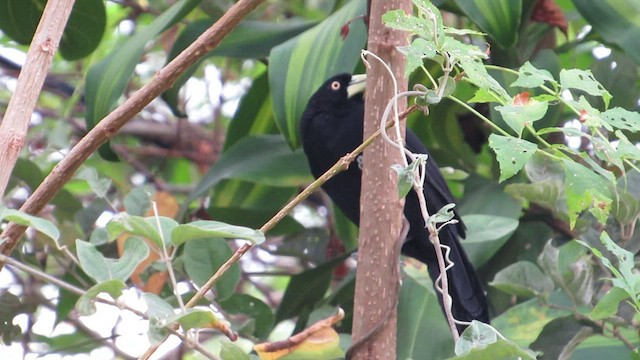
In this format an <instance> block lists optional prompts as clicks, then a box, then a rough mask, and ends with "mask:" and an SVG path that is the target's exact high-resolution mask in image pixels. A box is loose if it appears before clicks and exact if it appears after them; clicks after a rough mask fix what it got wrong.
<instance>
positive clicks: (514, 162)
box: [489, 134, 538, 182]
mask: <svg viewBox="0 0 640 360" xmlns="http://www.w3.org/2000/svg"><path fill="white" fill-rule="evenodd" d="M489 147H491V149H493V151H494V152H495V153H496V157H497V158H498V162H499V163H500V182H502V181H505V180H507V179H508V178H510V177H512V176H513V175H515V174H517V173H518V171H520V169H522V167H523V166H524V165H525V164H526V163H527V162H528V161H529V159H531V157H532V156H533V154H535V152H536V151H537V150H538V145H536V144H534V143H532V142H529V141H527V140H523V139H517V138H513V137H509V136H502V135H497V134H491V136H489Z"/></svg>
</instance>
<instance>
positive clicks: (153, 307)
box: [142, 293, 175, 319]
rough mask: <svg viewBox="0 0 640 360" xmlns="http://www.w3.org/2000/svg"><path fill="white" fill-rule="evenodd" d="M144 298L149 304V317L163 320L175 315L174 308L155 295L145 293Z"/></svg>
mask: <svg viewBox="0 0 640 360" xmlns="http://www.w3.org/2000/svg"><path fill="white" fill-rule="evenodd" d="M142 298H143V299H144V301H145V303H146V304H147V315H149V317H154V318H157V319H163V318H166V317H168V316H170V315H173V314H175V311H174V310H173V307H172V306H171V305H170V304H169V303H168V302H166V301H165V300H164V299H162V298H161V297H159V296H158V295H155V294H150V293H144V294H142Z"/></svg>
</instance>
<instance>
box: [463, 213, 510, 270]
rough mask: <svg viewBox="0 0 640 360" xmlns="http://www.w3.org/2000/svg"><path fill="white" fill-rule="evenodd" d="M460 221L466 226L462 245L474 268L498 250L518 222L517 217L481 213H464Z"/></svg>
mask: <svg viewBox="0 0 640 360" xmlns="http://www.w3.org/2000/svg"><path fill="white" fill-rule="evenodd" d="M462 222H464V224H465V226H466V227H467V237H466V239H465V240H464V241H463V242H462V246H464V249H465V251H466V253H467V257H468V258H469V260H470V261H471V263H473V265H474V266H475V267H476V268H477V267H480V266H482V265H483V264H485V263H486V262H487V261H488V260H489V259H490V258H491V257H492V256H493V255H494V254H495V253H496V252H497V251H498V250H500V248H501V247H502V245H504V244H505V243H506V242H507V240H509V237H510V236H511V234H513V232H514V231H516V229H517V228H518V225H519V223H520V222H519V221H518V219H513V218H508V217H503V216H494V215H483V214H471V215H465V216H463V217H462Z"/></svg>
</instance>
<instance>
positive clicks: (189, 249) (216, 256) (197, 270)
mask: <svg viewBox="0 0 640 360" xmlns="http://www.w3.org/2000/svg"><path fill="white" fill-rule="evenodd" d="M232 254H233V251H232V250H231V248H230V247H229V244H227V241H226V240H224V239H222V238H215V237H212V238H204V239H203V238H200V239H194V240H191V241H188V242H187V243H186V244H185V247H184V269H185V271H186V272H187V275H188V276H189V278H190V279H191V281H193V282H194V283H195V284H196V285H197V286H199V287H201V286H203V285H204V284H205V283H206V282H207V281H208V280H209V278H211V276H212V275H213V274H214V273H215V272H216V271H218V269H219V268H220V266H222V264H224V263H225V262H226V261H227V260H229V258H230V257H231V255H232ZM238 281H240V267H239V266H238V264H233V265H232V266H231V268H229V270H227V271H226V272H225V273H224V275H222V277H221V278H220V279H219V280H218V282H217V283H216V285H215V289H216V295H217V296H216V299H217V300H223V299H226V298H228V297H229V296H231V295H232V294H233V293H234V292H235V289H236V285H237V284H238Z"/></svg>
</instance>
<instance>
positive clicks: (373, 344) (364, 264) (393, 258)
mask: <svg viewBox="0 0 640 360" xmlns="http://www.w3.org/2000/svg"><path fill="white" fill-rule="evenodd" d="M392 9H404V10H405V12H407V13H409V12H411V9H412V8H411V2H410V1H409V0H392V1H385V0H372V1H371V2H370V10H369V12H370V18H369V41H368V44H367V48H368V49H369V51H371V52H373V53H375V54H376V55H378V56H380V57H381V58H382V59H383V60H384V61H385V62H386V63H387V64H388V65H390V66H391V69H392V70H393V72H394V74H395V77H396V79H397V80H398V86H399V88H398V91H405V90H406V87H407V82H406V79H405V78H404V58H403V57H402V55H401V54H400V53H399V52H398V51H397V50H396V46H398V45H405V44H406V42H407V35H406V33H404V32H399V31H395V30H391V29H389V28H387V27H385V26H384V25H383V24H382V20H381V17H382V15H383V14H384V13H386V12H387V11H389V10H392ZM369 63H370V64H371V67H370V68H369V70H368V71H367V95H366V103H365V125H364V138H365V139H366V138H367V137H369V136H370V135H371V134H372V133H373V132H375V131H376V130H377V129H378V127H379V124H380V118H381V117H382V115H383V111H384V109H385V106H386V104H387V103H388V102H389V100H391V98H392V97H393V96H394V95H395V94H394V84H393V80H392V79H391V77H390V74H389V73H388V71H387V70H386V69H385V68H384V66H382V64H380V62H378V61H377V60H375V59H373V58H371V57H369ZM399 106H400V109H399V110H400V111H402V110H403V109H404V108H405V107H406V101H400V102H399ZM400 163H401V157H400V154H399V152H398V150H397V149H394V148H392V147H391V146H390V145H389V144H386V143H384V141H383V140H382V139H381V138H378V139H377V140H376V141H375V142H374V143H373V144H372V146H370V147H369V148H367V150H365V152H364V167H363V175H362V194H361V198H360V201H361V204H362V206H361V210H360V219H361V220H360V238H359V241H358V243H359V247H358V270H357V277H356V293H355V312H354V320H353V343H354V344H358V345H356V346H355V347H354V349H353V355H354V359H361V360H365V359H366V360H371V359H385V360H388V359H395V358H396V320H397V316H396V305H397V297H398V291H399V282H398V280H399V276H400V275H399V266H398V261H399V255H400V254H399V249H400V248H399V246H398V245H399V241H402V240H400V239H399V237H400V233H401V231H402V209H403V205H404V201H403V200H401V199H398V190H397V175H396V174H395V172H394V171H393V170H392V169H391V165H393V164H400ZM360 342H363V343H362V344H359V343H360Z"/></svg>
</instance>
